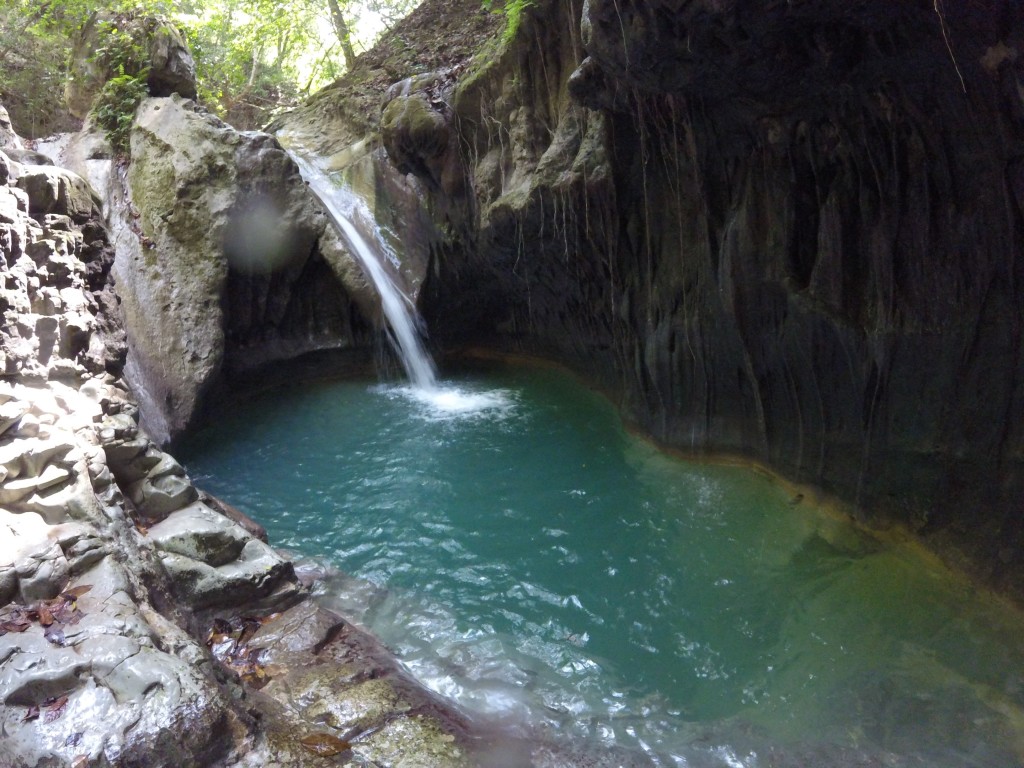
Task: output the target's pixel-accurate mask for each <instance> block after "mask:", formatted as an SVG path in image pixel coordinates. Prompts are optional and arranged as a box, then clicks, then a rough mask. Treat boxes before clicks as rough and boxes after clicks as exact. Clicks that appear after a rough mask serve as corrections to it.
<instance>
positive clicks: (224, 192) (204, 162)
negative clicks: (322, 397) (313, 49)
mask: <svg viewBox="0 0 1024 768" xmlns="http://www.w3.org/2000/svg"><path fill="white" fill-rule="evenodd" d="M131 147H132V150H131V151H132V163H131V166H130V167H129V171H128V176H127V186H126V188H125V190H124V192H125V194H127V195H128V197H129V199H130V201H131V207H130V211H131V215H130V216H125V217H124V219H123V220H121V226H122V227H123V228H124V233H125V234H124V236H123V237H122V238H120V239H119V241H118V253H117V258H116V261H115V265H114V272H115V274H116V277H117V281H118V287H119V295H120V297H121V311H122V314H123V317H124V323H125V327H126V329H127V333H128V339H129V354H128V360H127V365H126V378H127V380H128V382H129V383H130V385H131V386H132V389H133V390H134V392H135V393H136V395H137V397H138V399H139V406H140V412H141V419H142V424H143V426H144V427H145V429H146V431H147V432H148V434H149V435H150V436H151V437H152V438H153V439H155V440H156V441H157V442H158V443H160V444H163V443H165V442H167V441H169V440H170V439H171V438H172V437H175V436H177V435H180V434H181V433H182V431H183V430H185V429H186V428H187V427H188V426H189V425H191V424H193V423H195V420H196V419H197V417H198V415H199V414H200V412H201V409H202V405H203V403H204V402H205V400H206V398H207V396H208V395H209V394H210V393H211V392H213V391H215V390H216V389H217V388H218V387H219V386H220V385H221V384H222V383H223V381H224V378H225V376H226V375H227V374H228V373H229V372H230V371H234V370H236V369H239V368H251V367H255V366H258V365H259V364H261V363H263V362H266V361H268V360H273V359H280V358H282V357H284V358H288V357H293V356H297V355H299V354H302V353H304V352H308V351H310V350H313V349H322V348H325V347H326V348H339V347H340V348H345V349H348V348H353V347H355V346H356V345H357V344H360V343H362V344H366V343H367V342H368V339H367V340H365V341H364V340H363V339H362V338H359V337H358V336H357V333H358V331H359V328H358V326H357V325H356V322H357V321H354V319H353V318H355V317H358V314H359V313H358V312H353V311H350V310H349V305H350V304H351V303H352V301H353V300H352V299H351V298H350V296H351V295H354V294H356V293H357V292H362V293H363V295H365V294H366V291H367V288H366V286H365V283H361V282H358V281H356V280H354V279H353V277H354V275H353V273H354V272H355V269H353V267H352V263H353V262H352V259H351V257H350V256H348V255H347V253H345V254H344V255H343V256H341V257H340V258H338V259H328V258H327V257H326V255H325V253H326V252H327V251H329V250H331V249H332V248H333V249H334V251H332V252H336V251H337V250H342V251H343V249H340V248H336V247H335V246H336V243H337V236H336V235H334V234H333V232H330V233H329V232H328V230H329V226H328V223H327V219H326V217H325V216H324V215H323V213H322V211H321V209H320V207H319V205H318V204H317V203H316V201H315V200H314V199H313V197H312V196H311V195H310V194H309V192H308V190H307V189H306V186H305V185H304V184H303V182H302V178H301V177H300V176H299V173H298V170H297V168H296V166H295V164H294V162H292V160H291V159H290V158H289V157H288V155H287V154H286V153H285V151H284V150H283V149H282V148H281V146H280V145H279V144H278V143H277V141H276V140H275V139H273V138H272V137H270V136H268V135H266V134H259V133H240V132H238V131H235V130H234V129H232V128H230V127H229V126H227V125H225V124H224V123H222V122H221V121H219V120H217V119H216V118H213V117H211V116H210V115H208V114H206V113H203V112H201V111H199V110H197V109H196V107H195V105H194V104H192V103H191V102H187V101H184V100H182V99H181V98H180V97H179V96H172V97H169V98H153V99H147V100H145V101H144V102H143V103H142V105H141V106H140V107H139V110H138V113H137V115H136V123H135V127H134V129H133V131H132V139H131ZM113 181H114V185H116V184H120V179H114V180H113ZM114 185H112V186H114ZM116 208H117V206H113V207H112V210H114V209H116Z"/></svg>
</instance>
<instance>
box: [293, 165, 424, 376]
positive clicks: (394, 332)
mask: <svg viewBox="0 0 1024 768" xmlns="http://www.w3.org/2000/svg"><path fill="white" fill-rule="evenodd" d="M289 154H290V155H291V157H292V159H293V160H294V161H295V164H296V165H298V167H299V171H300V172H301V173H302V178H303V179H305V180H306V183H307V184H308V185H309V188H310V190H312V192H313V194H315V195H316V196H317V198H318V199H319V200H320V202H321V203H323V205H324V207H325V208H326V209H327V212H328V213H329V214H330V216H331V220H332V221H333V222H334V225H335V226H336V227H337V229H338V233H339V234H340V235H341V236H342V238H343V239H344V240H345V242H346V243H347V245H348V246H349V248H350V249H351V251H352V254H353V255H354V256H355V257H356V259H358V261H359V264H360V265H361V266H362V267H363V270H364V271H365V272H366V275H367V276H368V277H369V278H370V280H371V282H372V283H373V285H374V287H375V288H376V289H377V293H378V294H379V295H380V302H381V308H382V309H383V311H384V317H385V318H386V319H387V322H388V325H389V327H390V329H391V335H390V338H391V339H392V341H393V343H394V347H395V351H396V352H397V353H398V357H399V359H400V360H401V362H402V367H403V368H404V369H405V372H406V374H407V375H408V377H409V381H410V382H412V384H413V386H414V387H416V388H417V389H419V390H421V391H424V392H434V391H435V390H436V389H437V372H436V369H435V367H434V362H433V360H432V359H431V357H430V354H429V353H428V352H427V349H426V347H425V345H424V343H423V338H422V336H421V334H420V328H421V327H422V321H421V320H420V317H419V314H418V313H417V312H416V308H415V307H414V306H413V303H412V301H411V299H409V297H408V296H406V295H405V293H403V292H402V291H401V290H400V289H399V287H398V285H397V284H396V282H395V280H394V279H392V277H391V275H390V274H389V273H388V270H387V268H385V266H384V264H385V262H389V263H391V264H392V265H396V266H397V263H398V258H397V256H396V255H395V252H394V251H393V250H392V248H391V246H390V245H388V242H387V240H386V239H385V238H384V235H383V233H382V232H381V231H380V227H378V226H377V224H376V222H375V220H374V217H373V213H372V212H371V211H370V209H369V207H368V206H367V205H366V203H365V201H364V200H363V199H362V198H361V197H359V195H357V194H356V193H355V192H354V191H353V190H352V189H351V187H349V186H347V185H344V184H340V183H338V182H337V181H336V180H335V179H334V178H333V177H332V176H329V175H328V174H326V173H324V172H323V171H321V170H320V169H319V168H317V167H316V166H315V165H314V164H313V163H312V162H310V161H309V160H307V159H306V158H304V157H302V156H301V155H300V154H298V153H296V152H293V151H289ZM357 220H358V221H360V222H361V223H362V224H363V225H364V227H363V229H364V230H365V231H366V233H367V234H368V235H370V237H371V238H372V241H369V240H367V238H366V237H364V236H363V232H361V231H360V227H358V226H356V223H355V222H356V221H357Z"/></svg>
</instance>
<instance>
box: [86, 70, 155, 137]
mask: <svg viewBox="0 0 1024 768" xmlns="http://www.w3.org/2000/svg"><path fill="white" fill-rule="evenodd" d="M146 77H147V72H146V71H143V72H141V73H139V74H138V75H126V74H120V75H118V76H117V77H114V78H111V79H110V80H108V81H107V82H106V84H105V85H104V86H103V88H102V90H100V92H99V94H98V95H97V96H96V103H95V105H94V106H93V114H95V116H96V122H97V124H98V125H99V126H100V127H101V128H102V129H103V130H105V131H106V132H107V138H108V139H109V140H110V144H111V146H112V147H113V148H114V151H115V152H118V153H121V154H128V151H129V145H128V140H129V137H130V135H131V130H132V121H133V120H134V119H135V111H136V110H137V109H138V108H139V104H141V103H142V100H143V99H144V98H146V96H148V95H149V87H148V86H147V85H146Z"/></svg>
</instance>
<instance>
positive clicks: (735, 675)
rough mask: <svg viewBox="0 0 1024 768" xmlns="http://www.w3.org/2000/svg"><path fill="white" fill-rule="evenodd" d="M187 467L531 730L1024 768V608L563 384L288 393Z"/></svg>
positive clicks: (233, 426) (702, 748)
mask: <svg viewBox="0 0 1024 768" xmlns="http://www.w3.org/2000/svg"><path fill="white" fill-rule="evenodd" d="M181 456H182V457H183V459H184V460H185V463H186V465H187V468H188V469H189V471H190V473H191V474H192V476H193V479H194V480H196V482H197V483H199V484H200V485H201V486H203V487H205V488H207V489H208V490H210V491H211V492H212V493H214V494H216V495H219V496H221V497H222V498H224V499H225V500H227V501H229V502H230V503H232V504H235V505H237V506H238V507H240V508H241V509H243V510H244V511H245V512H247V513H248V514H250V515H251V516H252V517H254V518H255V519H256V520H258V521H259V522H261V523H262V524H264V525H265V526H266V528H267V531H268V533H269V536H270V540H271V543H272V544H274V545H275V546H278V547H281V548H285V549H289V550H293V551H295V552H298V553H301V554H302V555H304V556H309V557H312V558H318V559H321V560H325V561H327V562H329V563H331V564H333V565H335V566H337V567H338V568H340V569H342V570H343V571H345V572H346V573H348V574H351V575H352V576H353V577H355V578H354V579H349V580H338V582H337V583H335V584H333V586H331V587H330V590H331V591H332V593H333V594H329V595H327V596H326V599H328V600H329V601H332V602H333V604H334V605H336V606H338V607H339V608H341V609H343V610H345V611H347V612H348V613H349V614H350V615H352V616H354V617H355V618H357V619H358V620H359V621H361V622H362V623H363V624H364V625H366V626H367V627H368V628H369V629H370V630H371V631H373V632H374V633H375V634H377V635H378V636H379V637H381V638H382V639H383V640H384V642H385V643H387V644H388V645H389V646H390V647H391V648H392V649H394V650H395V651H396V652H397V653H398V655H399V656H400V657H401V658H402V659H403V660H404V661H405V663H406V664H407V665H408V666H409V667H410V668H411V669H412V670H413V671H414V672H415V673H416V674H417V675H418V676H419V677H420V678H421V679H422V680H423V681H424V682H425V683H426V684H428V685H429V686H431V687H432V688H434V689H435V690H437V691H439V692H441V693H443V694H445V695H447V696H450V697H452V698H453V699H455V700H456V701H457V702H459V704H460V705H462V706H463V707H464V708H465V709H466V710H467V711H469V712H470V713H471V714H473V715H474V716H477V717H480V718H481V719H482V720H486V721H488V722H492V723H493V722H497V723H500V724H501V725H502V726H504V727H506V728H508V729H509V730H510V731H512V732H514V733H518V734H522V735H527V736H530V737H531V738H535V737H539V738H544V739H548V738H551V739H555V740H558V739H572V740H582V741H584V742H589V743H597V744H599V745H602V746H612V745H614V746H622V747H626V748H629V749H632V750H637V751H643V752H645V753H646V754H647V756H648V758H649V759H651V760H652V761H653V762H654V763H655V764H658V765H666V766H750V767H753V766H760V767H764V766H772V765H809V766H811V765H813V766H831V765H846V764H849V765H884V766H935V767H937V768H940V767H942V766H950V767H953V766H957V767H958V768H959V767H960V766H984V768H1002V767H1003V766H1005V767H1006V768H1010V767H1011V766H1019V765H1021V764H1022V756H1024V620H1022V618H1021V616H1020V615H1019V613H1017V612H1015V611H1011V610H1009V609H1008V608H1007V607H1006V606H1005V605H1003V604H1002V603H1000V602H998V601H995V600H993V599H991V598H990V597H989V596H987V595H986V594H985V593H982V592H978V591H975V590H973V589H972V588H971V587H970V586H969V585H968V584H967V583H966V582H964V581H962V580H960V579H958V578H956V577H954V576H952V575H950V574H949V573H947V572H946V571H945V570H944V569H943V568H942V567H940V566H938V565H937V564H936V563H934V562H933V561H932V560H931V559H929V558H927V557H926V556H924V555H922V554H921V553H919V552H917V551H916V550H915V549H911V548H901V547H899V546H895V545H892V544H889V543H885V542H881V541H879V540H877V539H875V538H873V537H872V536H870V535H867V534H865V533H863V532H860V531H858V530H856V529H854V528H853V527H851V526H850V525H848V524H846V523H844V522H842V521H840V520H837V519H834V518H833V517H830V516H829V515H827V514H825V513H824V512H822V511H820V510H816V509H814V508H812V507H811V506H810V505H809V504H807V503H806V502H799V503H794V501H795V500H794V499H791V498H789V493H787V492H786V491H785V490H784V489H783V488H781V487H780V486H778V485H776V484H773V483H772V482H771V481H770V480H768V479H766V478H765V477H763V476H761V475H758V474H756V473H754V472H752V471H750V470H748V469H745V468H740V467H725V466H711V465H698V464H691V463H686V462H683V461H680V460H677V459H675V458H673V457H670V456H667V455H665V454H663V453H661V452H659V451H657V450H655V449H654V448H653V447H652V446H650V445H649V444H648V443H646V442H644V441H642V440H640V439H638V438H636V437H633V436H631V435H629V434H627V433H626V432H625V431H624V430H623V429H622V426H621V424H620V422H619V421H618V419H617V417H616V415H615V413H614V411H613V410H612V409H611V407H610V406H609V405H608V404H607V403H606V402H605V401H604V400H603V399H602V398H600V397H599V396H597V395H595V394H593V393H592V392H590V391H588V390H587V389H585V388H583V387H581V386H580V385H579V383H578V382H577V381H575V380H574V379H572V378H571V377H569V376H567V375H565V374H563V373H561V372H558V371H555V370H551V369H547V368H518V369H513V368H508V369H502V370H501V371H499V372H497V373H492V374H489V375H480V376H475V377H473V378H467V379H463V380H459V381H455V382H451V381H449V382H447V383H445V384H444V385H443V387H442V389H441V390H440V391H438V392H435V393H432V394H429V395H426V394H424V393H422V392H417V391H414V390H411V389H408V388H403V387H401V386H385V385H379V384H367V383H365V382H351V381H349V382H333V383H318V384H311V385H308V386H295V387H290V388H288V389H282V390H275V391H272V392H267V393H264V394H263V395H261V396H259V397H256V398H253V399H250V400H247V401H246V402H244V403H241V404H239V405H238V406H237V408H236V409H235V410H234V411H233V412H231V413H227V414H225V415H224V416H223V418H221V419H220V420H219V421H218V423H217V424H216V425H214V426H213V427H211V428H209V429H207V430H205V431H203V432H202V433H199V434H197V435H195V436H194V438H193V439H192V440H191V441H190V442H189V443H188V444H186V445H185V446H182V451H181ZM343 587H344V588H343Z"/></svg>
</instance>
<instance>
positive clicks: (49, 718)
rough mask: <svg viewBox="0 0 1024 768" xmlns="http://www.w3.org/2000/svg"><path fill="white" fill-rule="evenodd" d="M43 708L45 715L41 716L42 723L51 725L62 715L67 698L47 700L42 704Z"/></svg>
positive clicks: (66, 704)
mask: <svg viewBox="0 0 1024 768" xmlns="http://www.w3.org/2000/svg"><path fill="white" fill-rule="evenodd" d="M43 706H44V707H46V715H44V716H43V722H44V723H52V722H53V721H54V720H56V719H57V718H58V717H60V716H61V715H63V714H64V710H65V708H67V706H68V697H67V696H61V697H59V698H56V699H47V700H46V701H44V702H43Z"/></svg>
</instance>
